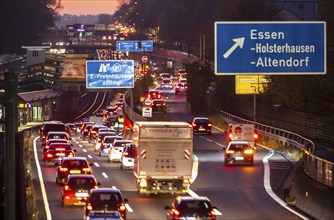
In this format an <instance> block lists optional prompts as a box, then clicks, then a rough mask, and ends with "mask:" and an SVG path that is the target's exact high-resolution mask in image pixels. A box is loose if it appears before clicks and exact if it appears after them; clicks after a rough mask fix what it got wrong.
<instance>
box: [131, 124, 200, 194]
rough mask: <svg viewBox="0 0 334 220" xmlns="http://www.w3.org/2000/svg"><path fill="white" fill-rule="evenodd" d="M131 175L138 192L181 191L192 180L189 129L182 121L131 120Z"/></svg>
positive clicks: (191, 140)
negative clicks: (133, 177) (133, 154)
mask: <svg viewBox="0 0 334 220" xmlns="http://www.w3.org/2000/svg"><path fill="white" fill-rule="evenodd" d="M133 142H134V144H135V148H136V156H135V160H134V169H133V172H134V175H135V177H136V186H137V190H138V193H139V194H146V195H149V194H152V193H153V194H158V193H171V194H185V193H187V191H188V188H189V186H190V184H191V180H192V170H193V164H194V158H195V157H194V155H193V131H192V126H191V125H190V124H188V123H186V122H166V121H150V122H147V121H139V122H135V123H134V127H133Z"/></svg>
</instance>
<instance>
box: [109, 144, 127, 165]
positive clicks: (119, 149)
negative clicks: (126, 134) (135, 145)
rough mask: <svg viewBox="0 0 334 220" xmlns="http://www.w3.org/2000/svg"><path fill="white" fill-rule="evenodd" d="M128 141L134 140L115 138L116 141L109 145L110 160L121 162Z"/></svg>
mask: <svg viewBox="0 0 334 220" xmlns="http://www.w3.org/2000/svg"><path fill="white" fill-rule="evenodd" d="M128 143H132V140H114V143H113V144H112V145H111V146H110V147H109V150H108V155H107V156H108V162H109V163H110V162H114V161H119V162H120V161H121V156H122V153H123V149H124V147H125V145H126V144H128Z"/></svg>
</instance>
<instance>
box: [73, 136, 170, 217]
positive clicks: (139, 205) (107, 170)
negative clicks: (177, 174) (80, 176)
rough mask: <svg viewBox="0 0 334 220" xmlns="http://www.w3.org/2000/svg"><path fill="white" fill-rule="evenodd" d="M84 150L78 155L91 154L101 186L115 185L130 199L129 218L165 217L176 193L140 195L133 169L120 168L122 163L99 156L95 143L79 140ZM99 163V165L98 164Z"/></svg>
mask: <svg viewBox="0 0 334 220" xmlns="http://www.w3.org/2000/svg"><path fill="white" fill-rule="evenodd" d="M78 143H79V144H80V145H81V146H82V150H80V151H78V152H77V155H78V156H85V155H86V156H87V155H91V156H92V158H91V159H90V160H89V161H90V162H92V163H94V167H93V174H94V176H95V177H96V179H97V181H98V182H100V183H101V187H115V188H118V189H120V190H121V192H122V195H123V197H124V198H127V199H128V200H129V202H128V206H127V219H165V218H166V210H165V209H164V207H165V206H166V205H170V204H171V202H172V200H173V198H174V197H175V195H171V194H158V195H150V196H145V195H139V194H138V192H137V188H136V185H135V177H134V174H133V171H132V170H123V171H122V170H120V163H119V162H114V163H109V162H108V161H107V157H99V156H98V154H97V153H96V152H94V151H93V147H92V146H93V144H89V143H88V142H87V141H82V140H78ZM96 165H98V166H96Z"/></svg>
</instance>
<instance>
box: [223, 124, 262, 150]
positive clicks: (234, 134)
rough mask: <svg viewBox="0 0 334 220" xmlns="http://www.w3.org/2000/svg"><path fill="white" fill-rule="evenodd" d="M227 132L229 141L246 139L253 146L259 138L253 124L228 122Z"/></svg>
mask: <svg viewBox="0 0 334 220" xmlns="http://www.w3.org/2000/svg"><path fill="white" fill-rule="evenodd" d="M227 134H228V138H229V140H230V141H248V142H249V143H250V144H251V146H253V147H255V145H256V141H257V140H258V138H259V134H258V133H257V131H256V130H255V126H254V124H237V123H235V124H229V129H228V131H227Z"/></svg>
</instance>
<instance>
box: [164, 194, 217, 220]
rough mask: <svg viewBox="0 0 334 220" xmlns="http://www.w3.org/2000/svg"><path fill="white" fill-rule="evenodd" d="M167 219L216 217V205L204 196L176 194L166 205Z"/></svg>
mask: <svg viewBox="0 0 334 220" xmlns="http://www.w3.org/2000/svg"><path fill="white" fill-rule="evenodd" d="M165 209H167V210H168V211H167V219H173V220H174V219H175V220H176V219H216V212H215V210H214V209H217V208H216V207H214V206H212V205H211V202H210V200H209V199H208V198H207V197H205V196H198V197H191V196H178V197H176V198H175V199H174V201H173V202H172V206H166V207H165Z"/></svg>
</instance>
